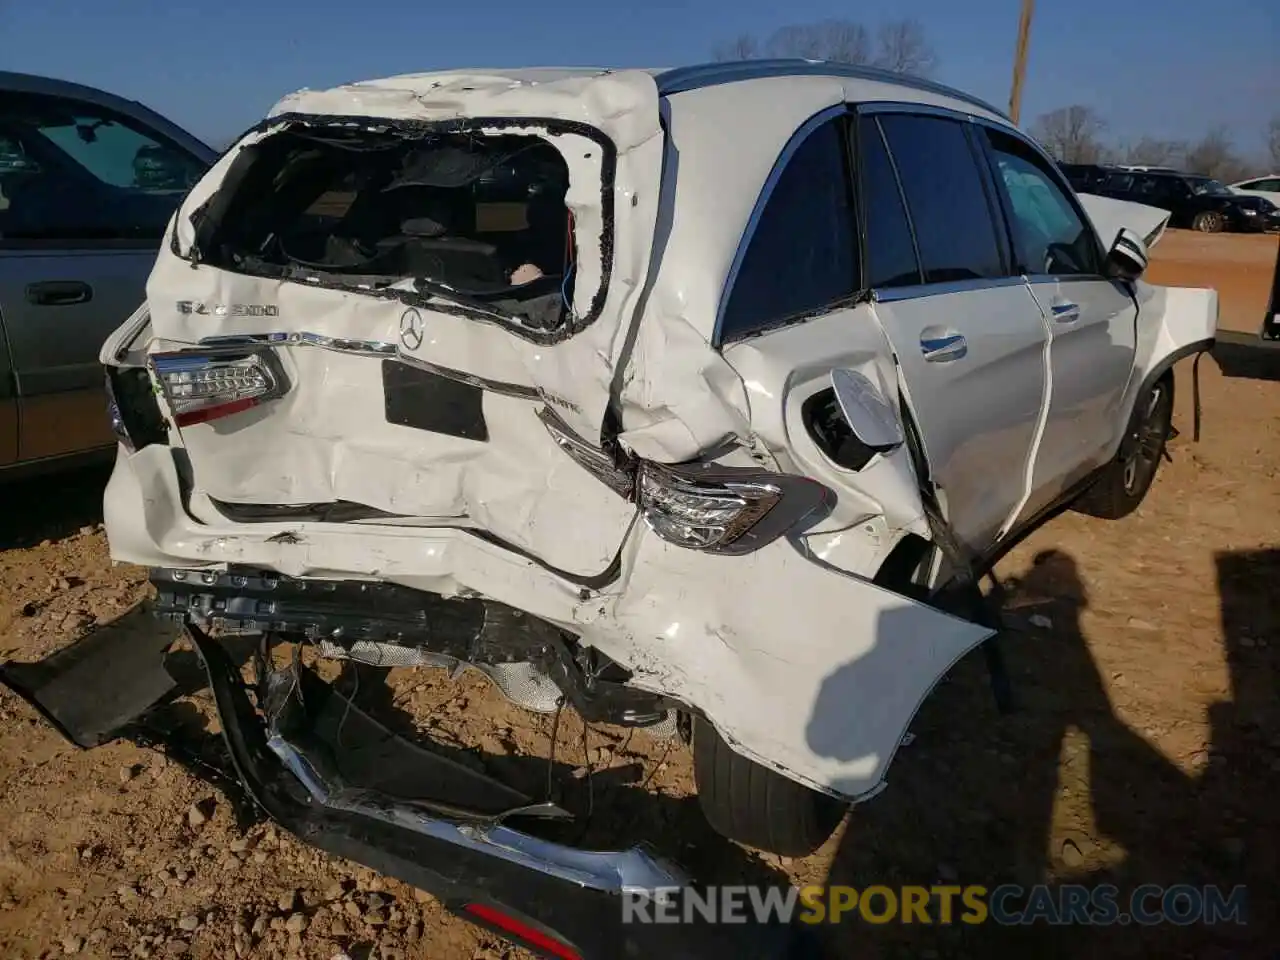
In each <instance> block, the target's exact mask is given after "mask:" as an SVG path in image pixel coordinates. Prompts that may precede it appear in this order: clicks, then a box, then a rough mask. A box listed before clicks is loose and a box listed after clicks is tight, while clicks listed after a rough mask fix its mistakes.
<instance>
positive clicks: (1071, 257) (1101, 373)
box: [980, 127, 1166, 518]
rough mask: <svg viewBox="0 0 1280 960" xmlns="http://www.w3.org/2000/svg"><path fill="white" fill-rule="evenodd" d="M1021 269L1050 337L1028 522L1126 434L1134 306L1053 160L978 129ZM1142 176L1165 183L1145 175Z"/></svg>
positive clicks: (1008, 136)
mask: <svg viewBox="0 0 1280 960" xmlns="http://www.w3.org/2000/svg"><path fill="white" fill-rule="evenodd" d="M980 136H981V139H982V140H983V141H984V143H985V144H986V147H987V154H988V156H989V158H990V160H991V165H992V168H993V169H994V171H995V174H996V176H995V180H996V183H997V185H998V190H999V193H1000V198H1001V202H1002V205H1003V208H1004V211H1005V215H1006V219H1007V222H1008V224H1009V231H1010V235H1011V238H1012V243H1013V252H1014V256H1015V258H1016V264H1017V269H1018V270H1020V271H1021V272H1022V273H1023V274H1024V275H1025V276H1026V277H1027V279H1028V282H1029V283H1030V285H1031V291H1032V293H1033V294H1034V295H1035V298H1036V300H1037V302H1038V303H1039V305H1040V308H1041V310H1042V311H1043V313H1044V315H1045V317H1046V318H1047V320H1048V326H1049V331H1050V337H1051V340H1050V348H1049V358H1050V372H1051V376H1052V388H1051V391H1050V392H1051V395H1052V397H1051V400H1050V404H1049V410H1048V416H1047V418H1046V420H1045V424H1044V433H1043V435H1042V437H1041V440H1040V447H1039V451H1038V453H1037V454H1036V462H1035V468H1034V471H1033V477H1032V483H1031V490H1030V495H1029V496H1028V499H1027V503H1026V504H1025V505H1024V507H1023V509H1022V510H1021V511H1020V513H1021V514H1022V517H1023V518H1025V517H1027V516H1030V515H1032V514H1034V513H1035V512H1036V511H1037V510H1039V509H1040V508H1041V507H1043V506H1045V505H1046V504H1048V503H1050V502H1051V501H1052V500H1054V499H1055V498H1056V497H1057V496H1058V495H1059V494H1061V493H1063V492H1064V491H1065V490H1066V489H1067V488H1068V487H1070V486H1071V485H1072V484H1074V483H1076V482H1077V481H1079V480H1082V479H1083V478H1084V477H1085V476H1087V475H1088V474H1089V473H1090V472H1091V471H1092V470H1093V469H1094V468H1095V467H1097V466H1099V465H1100V464H1101V463H1102V462H1103V460H1104V459H1105V458H1106V456H1107V455H1108V451H1110V450H1112V449H1114V442H1115V440H1116V439H1117V436H1116V435H1117V432H1118V431H1119V430H1120V429H1122V424H1123V417H1122V416H1121V401H1122V399H1123V397H1124V390H1125V386H1126V385H1127V384H1128V382H1129V377H1130V374H1131V372H1132V370H1133V363H1134V351H1135V349H1136V343H1137V340H1136V333H1137V307H1136V305H1135V303H1134V299H1133V294H1132V289H1131V287H1130V286H1129V285H1128V284H1126V283H1124V282H1122V281H1118V280H1108V279H1107V278H1106V277H1104V276H1103V275H1102V264H1103V249H1102V244H1101V243H1100V242H1099V239H1098V236H1097V234H1096V233H1095V232H1094V230H1093V227H1092V225H1091V224H1090V222H1089V218H1088V217H1087V216H1086V215H1085V212H1084V210H1083V209H1082V208H1081V207H1080V205H1079V203H1078V202H1077V201H1076V199H1075V197H1074V195H1073V194H1072V192H1071V190H1070V188H1069V187H1068V186H1067V185H1066V183H1065V181H1064V180H1063V179H1062V177H1060V176H1059V175H1058V173H1057V171H1056V170H1054V168H1053V165H1052V163H1051V162H1050V161H1049V160H1048V159H1047V158H1045V157H1044V155H1043V154H1042V153H1040V151H1039V150H1037V149H1036V148H1035V147H1033V146H1032V145H1031V144H1030V143H1028V142H1027V141H1026V140H1025V139H1023V138H1022V137H1020V136H1017V135H1015V134H1014V133H1012V132H1011V131H1007V130H995V129H993V128H990V127H984V128H982V129H981V131H980ZM1147 179H1152V180H1156V179H1166V178H1156V177H1151V178H1147Z"/></svg>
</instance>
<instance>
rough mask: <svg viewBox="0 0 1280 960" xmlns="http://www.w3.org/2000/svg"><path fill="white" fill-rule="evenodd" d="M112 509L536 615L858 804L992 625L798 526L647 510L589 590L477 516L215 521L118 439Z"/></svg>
mask: <svg viewBox="0 0 1280 960" xmlns="http://www.w3.org/2000/svg"><path fill="white" fill-rule="evenodd" d="M105 518H106V525H107V530H108V534H109V537H110V541H111V548H112V555H113V557H114V558H115V559H118V560H125V561H128V562H132V563H137V564H144V565H147V566H151V567H162V568H170V569H172V568H182V567H186V568H192V569H199V568H203V570H204V571H205V572H207V573H208V574H209V575H212V576H214V577H215V578H216V577H217V576H219V575H221V574H222V573H225V572H226V571H227V570H228V569H229V568H232V567H237V566H239V567H249V568H255V569H259V570H271V571H276V572H278V573H280V574H282V575H285V576H289V577H296V578H316V579H328V580H356V581H361V580H363V581H381V582H384V583H394V584H399V585H401V586H405V587H409V588H412V589H416V590H421V591H425V592H427V593H432V594H439V595H441V596H444V597H467V596H480V597H483V598H485V599H486V600H492V601H495V602H497V603H500V604H504V605H506V606H507V607H510V608H514V609H516V610H520V611H524V612H525V613H526V614H529V615H531V616H532V617H535V618H538V619H539V620H542V621H545V622H546V623H548V624H550V625H552V626H553V627H555V628H557V629H559V630H563V631H565V632H566V633H568V634H571V635H572V636H574V637H576V638H577V639H578V641H579V642H580V644H581V645H582V646H584V647H590V648H593V649H594V650H597V651H599V652H601V653H602V654H604V655H605V656H606V657H607V658H609V659H610V660H612V661H613V662H614V663H617V664H619V665H621V666H622V667H624V668H625V669H626V670H627V671H629V672H630V674H631V679H630V681H629V686H630V687H632V688H634V689H636V690H640V691H644V692H645V693H649V694H654V695H658V696H660V697H663V698H666V699H668V700H671V701H674V702H676V703H679V704H683V705H685V706H686V707H688V708H689V709H690V710H691V711H693V712H697V713H700V714H702V715H703V716H705V717H706V718H707V719H708V720H709V721H710V722H711V723H712V724H713V725H714V726H715V727H716V728H717V730H718V731H719V732H720V733H721V735H722V736H723V737H724V739H725V740H726V741H727V742H728V743H729V744H731V745H732V746H733V748H734V749H735V750H737V751H738V752H740V753H742V754H743V755H745V756H747V757H749V758H751V759H753V760H755V761H757V762H759V763H762V764H765V765H767V766H769V767H771V768H772V769H775V770H778V771H780V772H782V773H784V774H786V775H787V776H789V777H791V778H793V779H795V780H797V781H798V782H801V783H803V784H805V785H807V786H810V787H812V788H813V789H816V790H819V791H822V792H826V793H829V794H833V795H836V796H839V797H844V798H847V799H851V800H858V799H862V798H865V797H868V796H870V795H872V794H874V793H875V792H877V791H878V790H879V789H880V788H881V787H882V785H883V783H884V778H885V774H886V772H887V770H888V767H889V764H890V762H891V760H892V758H893V756H894V754H895V752H896V750H897V748H898V745H899V743H900V742H901V739H902V737H903V735H904V733H905V732H906V729H907V726H908V724H909V723H910V722H911V719H912V717H913V716H914V715H915V712H916V710H917V709H918V708H919V706H920V704H921V703H922V702H923V700H924V699H925V697H926V696H927V695H928V694H929V692H930V691H931V690H932V689H933V687H934V685H935V684H936V683H937V682H938V680H939V679H940V678H941V677H942V676H943V675H944V674H945V673H946V672H947V671H948V670H949V669H950V668H951V666H952V665H953V664H954V663H955V662H956V661H957V660H958V659H959V658H960V657H962V656H963V655H964V654H965V653H967V652H968V651H969V650H971V649H972V648H974V647H975V646H977V645H978V644H979V643H981V642H982V641H983V640H984V639H986V638H987V637H989V636H991V635H992V633H993V631H992V630H990V629H988V628H986V627H983V626H979V625H977V624H974V623H971V622H968V621H966V620H962V619H960V618H957V617H954V616H951V615H949V614H947V613H944V612H942V611H940V610H938V609H935V608H933V607H931V606H929V605H927V604H924V603H920V602H917V601H914V600H911V599H908V598H906V597H904V596H901V595H899V594H897V593H894V592H893V591H891V590H887V589H885V588H883V587H880V586H878V585H876V584H874V583H873V582H871V580H870V579H866V578H863V577H858V576H854V575H851V574H849V573H847V572H844V571H842V570H839V569H837V568H835V567H834V566H831V565H829V564H828V563H826V562H824V561H823V560H821V559H819V558H816V557H811V556H808V555H806V554H804V553H803V552H802V549H801V548H800V547H799V546H798V545H796V544H793V543H791V542H789V541H788V540H786V539H780V540H777V541H774V542H773V543H770V544H768V545H767V546H765V547H762V548H760V549H758V550H756V551H754V552H752V553H750V554H747V555H744V556H740V557H725V556H717V555H714V554H709V553H705V552H701V551H697V550H689V549H684V548H681V547H677V546H674V545H671V544H668V543H666V542H665V541H663V540H661V538H659V537H658V536H656V535H655V534H653V533H651V532H650V531H649V530H648V529H647V528H645V527H644V526H643V525H642V524H637V525H636V526H635V528H634V529H633V530H632V533H631V535H630V536H629V537H628V538H627V540H626V541H625V542H624V544H623V546H622V550H621V553H620V556H619V572H618V575H617V576H616V577H615V578H613V579H611V580H610V582H609V583H607V584H603V585H597V586H591V587H588V586H584V585H583V584H581V583H574V582H572V581H570V580H567V579H565V578H563V577H561V576H558V575H557V574H555V573H554V572H552V571H550V570H548V569H546V568H545V567H542V566H540V565H539V564H538V563H536V562H534V561H532V560H531V559H529V558H528V557H525V556H522V555H520V554H517V553H515V552H512V551H510V550H506V549H504V548H503V547H501V546H499V545H497V544H494V543H491V542H489V541H488V540H485V539H483V538H482V537H479V536H476V535H474V534H472V533H470V532H468V531H466V530H458V529H448V528H438V527H436V528H408V527H386V526H374V525H365V524H357V523H347V524H335V523H299V522H292V523H256V524H251V525H237V524H234V523H230V522H227V523H225V524H219V525H216V526H215V525H207V524H201V523H199V522H197V521H196V520H194V519H193V518H192V517H191V516H190V515H189V513H188V512H187V511H186V509H185V506H184V501H183V493H182V489H181V485H180V483H179V480H178V474H177V468H176V465H175V462H174V457H173V454H172V451H170V450H169V449H168V448H166V447H163V446H161V445H158V444H157V445H152V446H149V447H146V448H144V449H142V450H139V451H138V452H137V453H133V454H129V453H127V452H124V451H122V452H121V454H120V458H119V460H118V461H117V466H116V470H115V472H114V473H113V475H112V478H111V482H110V484H109V485H108V489H107V495H106V502H105ZM853 535H856V532H855V534H853ZM853 535H851V536H853ZM202 575H203V574H202Z"/></svg>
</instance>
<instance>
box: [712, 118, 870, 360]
mask: <svg viewBox="0 0 1280 960" xmlns="http://www.w3.org/2000/svg"><path fill="white" fill-rule="evenodd" d="M845 129H846V121H845V118H844V117H838V118H836V119H833V120H829V121H827V122H826V123H824V124H823V125H822V126H820V127H818V128H817V129H816V130H814V131H813V132H812V133H810V134H809V135H808V136H807V137H806V138H805V139H804V142H803V143H801V144H800V145H799V147H798V148H797V149H796V151H795V153H794V154H793V155H792V156H791V158H790V159H789V160H788V161H787V163H786V166H785V167H784V168H783V170H782V172H781V174H780V175H779V177H778V180H777V182H776V183H775V185H774V187H773V190H772V191H771V192H770V194H769V196H768V199H767V200H766V201H765V205H764V208H763V210H762V211H761V213H760V216H759V219H758V221H757V223H756V227H755V231H754V232H753V233H752V234H751V235H750V236H748V237H745V238H744V241H745V242H746V243H747V247H746V249H745V251H744V252H743V253H742V260H741V262H740V263H739V264H738V268H737V273H736V276H734V277H733V278H732V284H733V286H732V288H731V290H730V292H729V299H728V301H727V302H726V304H725V312H724V317H723V320H722V323H721V333H720V339H721V340H722V341H729V340H735V339H741V338H742V337H745V336H749V335H751V334H754V333H760V332H762V331H764V330H766V329H768V328H770V327H772V326H776V325H779V324H781V323H785V322H787V321H789V320H793V319H798V318H801V317H804V316H808V315H811V314H817V313H821V312H824V311H825V310H826V309H827V308H831V307H834V306H835V305H836V304H838V303H839V302H841V301H842V300H847V299H848V298H850V297H852V296H853V295H855V294H856V293H857V292H858V291H859V290H860V289H861V287H862V282H861V276H860V275H859V269H858V245H857V237H856V234H855V219H854V214H853V198H852V191H851V188H850V179H849V176H848V151H847V147H846V143H845Z"/></svg>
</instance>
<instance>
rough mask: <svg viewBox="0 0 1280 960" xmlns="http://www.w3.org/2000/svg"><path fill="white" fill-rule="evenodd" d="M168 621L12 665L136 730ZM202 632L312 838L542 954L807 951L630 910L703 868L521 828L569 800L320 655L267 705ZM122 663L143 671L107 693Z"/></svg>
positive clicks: (778, 939) (93, 729)
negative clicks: (333, 676)
mask: <svg viewBox="0 0 1280 960" xmlns="http://www.w3.org/2000/svg"><path fill="white" fill-rule="evenodd" d="M154 624H155V630H154V636H152V637H151V638H150V639H149V640H146V641H144V640H142V639H141V638H139V636H137V635H136V634H137V632H136V631H133V632H130V631H118V630H117V631H115V632H112V630H113V628H112V627H107V628H104V629H102V630H100V631H98V632H96V633H93V634H90V636H89V637H87V638H86V639H85V640H82V641H80V642H79V643H77V644H76V645H75V646H73V647H71V648H68V650H65V651H62V652H60V653H59V654H55V655H54V656H53V657H50V658H49V659H48V660H47V661H45V662H44V663H41V664H33V665H5V667H4V668H2V669H0V680H2V681H3V682H4V683H5V684H6V685H7V686H9V687H10V688H11V689H13V690H15V692H17V693H18V694H19V695H20V696H22V697H23V698H24V699H26V700H28V701H29V702H30V703H32V704H33V705H35V706H36V707H37V709H39V710H40V711H41V712H42V713H43V714H44V715H45V716H46V718H48V719H49V720H50V721H51V722H53V723H54V724H55V725H56V726H57V727H58V728H59V730H60V731H61V732H62V733H63V734H64V735H66V736H67V737H69V738H70V739H71V740H73V741H74V742H76V743H77V744H78V745H80V746H92V745H94V744H97V743H100V742H103V741H105V740H107V739H110V738H111V737H112V736H115V735H127V733H128V732H129V730H130V729H131V727H132V726H133V725H134V724H135V723H137V722H138V721H139V720H140V719H141V718H142V717H144V716H145V714H146V713H147V712H148V711H149V710H150V709H151V708H152V707H153V706H154V705H155V703H156V702H157V701H158V700H162V699H164V697H165V696H166V695H167V694H169V693H170V692H171V691H172V690H173V689H174V686H175V685H174V682H173V681H172V679H171V678H168V677H167V675H166V672H165V668H164V664H165V656H166V653H165V650H166V647H167V646H168V645H169V643H170V642H171V641H172V639H173V638H174V632H173V631H172V630H166V629H165V628H164V627H163V625H162V624H161V623H160V622H154ZM189 634H190V637H191V639H192V641H193V643H194V645H195V647H196V649H197V651H198V653H199V655H200V659H201V660H202V662H203V664H204V668H205V671H206V674H207V681H208V685H209V687H210V688H211V690H212V692H213V696H214V702H215V704H216V707H217V711H218V715H219V720H220V722H221V726H222V735H223V739H224V740H225V743H226V746H227V748H228V752H229V755H230V759H231V764H232V766H233V767H234V772H235V774H236V776H237V777H238V779H239V780H240V782H241V784H242V785H243V787H244V788H245V790H246V791H247V792H248V793H249V795H250V796H251V797H252V799H253V800H254V801H255V802H256V803H257V805H258V806H260V807H261V809H262V810H263V811H264V812H265V813H266V814H267V815H268V816H270V817H271V818H272V819H273V820H275V821H276V822H278V823H279V824H280V825H281V826H283V827H284V828H285V829H287V830H289V831H290V832H291V833H293V834H294V835H296V836H297V837H298V838H300V839H301V840H303V841H304V842H306V843H309V844H312V845H313V846H315V847H317V848H319V849H321V850H324V851H326V852H328V853H330V854H333V855H335V856H341V857H345V858H347V859H350V860H353V861H355V862H358V863H361V864H364V865H366V866H369V867H371V868H373V869H375V870H378V871H379V872H381V873H384V874H386V875H388V876H391V877H395V878H397V879H399V880H402V881H404V882H405V883H408V884H410V885H411V886H413V887H416V888H418V889H421V890H425V891H428V892H429V893H431V894H433V895H434V896H435V897H437V898H438V899H439V900H440V901H441V902H442V903H443V904H444V905H445V906H446V907H448V908H449V909H450V910H452V911H454V912H456V913H458V914H459V915H461V916H463V917H465V918H467V919H469V920H471V921H472V922H476V923H479V924H481V925H483V926H486V927H489V928H491V929H494V930H495V931H496V932H498V933H500V934H502V935H504V936H507V937H509V938H510V939H513V940H515V941H517V942H520V943H522V944H523V945H525V946H526V947H528V948H530V949H531V950H533V952H534V953H536V954H538V955H541V956H546V957H557V958H561V960H566V958H568V960H572V958H583V960H586V958H601V960H605V958H609V960H612V958H615V957H622V956H635V957H648V956H667V957H673V958H688V960H694V958H704V957H705V958H710V957H715V956H721V955H733V956H741V957H749V958H761V960H765V958H783V957H788V956H795V955H796V954H795V953H793V952H792V951H793V950H795V949H797V947H796V946H795V941H794V938H793V935H792V932H791V931H788V930H786V929H785V928H783V927H781V926H778V925H768V926H763V925H762V926H754V927H752V928H751V929H744V928H742V927H737V928H732V927H730V928H726V927H713V926H710V925H705V924H692V925H686V924H681V925H667V924H658V925H654V924H635V923H626V922H625V919H624V918H625V913H624V909H623V896H624V893H625V894H626V896H628V897H635V896H642V895H644V894H643V892H644V891H655V892H656V891H659V890H670V889H671V888H676V887H684V886H686V885H688V882H689V881H688V878H687V877H686V876H685V875H684V874H683V873H682V872H681V871H680V870H679V869H678V868H676V867H674V866H671V865H669V864H667V863H664V862H663V861H662V860H660V859H658V858H657V857H655V856H653V855H652V854H650V853H649V852H648V851H646V850H644V849H642V848H639V847H633V848H631V849H628V850H622V851H616V852H610V851H603V852H598V851H587V850H581V849H578V848H575V847H573V846H569V845H566V844H562V843H556V842H552V841H550V840H545V839H541V838H539V837H537V836H535V835H533V834H532V833H527V832H524V831H522V830H520V829H517V828H516V827H514V826H512V825H511V824H512V823H513V822H516V821H520V820H523V821H524V822H526V823H527V822H529V821H528V819H527V818H528V817H529V816H537V815H542V816H548V815H554V814H555V813H556V812H557V808H554V807H551V806H550V805H548V804H530V803H528V802H527V800H526V798H524V797H522V795H520V794H519V793H518V791H515V790H513V789H511V788H510V787H507V786H506V785H505V784H502V783H500V782H499V781H496V780H493V779H492V778H489V777H487V776H485V775H483V774H479V773H476V772H474V771H472V770H470V769H469V768H466V767H462V766H460V765H457V764H454V763H453V762H452V761H450V760H448V759H447V758H444V757H443V756H440V755H436V754H434V753H432V752H429V751H426V750H423V749H421V748H419V747H417V746H416V745H414V744H412V743H410V742H409V741H407V740H404V739H403V738H401V737H398V736H396V735H395V734H393V733H391V732H390V731H389V730H387V729H386V728H385V727H382V726H381V724H379V723H378V722H377V721H376V720H374V719H372V718H371V717H369V716H368V715H366V714H364V713H363V712H361V711H360V710H359V708H358V707H355V706H354V705H353V704H351V703H350V701H347V700H346V699H345V698H343V697H342V696H341V695H340V694H338V693H337V692H336V691H334V690H333V689H332V688H331V687H330V686H329V685H327V684H324V683H323V682H322V681H320V680H319V679H318V678H316V677H314V675H312V674H310V672H309V671H307V670H305V669H301V668H296V669H292V670H291V669H288V668H286V669H285V670H283V671H280V672H277V673H273V674H270V675H268V682H267V684H266V689H267V693H266V696H265V697H263V698H262V699H261V701H260V704H259V706H260V707H261V708H262V709H261V710H259V709H255V706H254V704H253V702H252V701H251V700H250V698H249V695H248V693H247V691H246V687H245V686H244V683H243V680H242V677H241V674H240V671H239V668H238V667H237V665H236V662H235V660H234V659H233V657H232V656H231V655H230V653H229V652H228V648H227V647H226V646H225V645H224V644H223V643H222V642H221V641H218V640H215V639H212V638H210V637H209V636H208V635H206V634H205V633H204V632H203V631H201V630H199V629H197V628H194V627H191V628H189ZM122 674H127V675H132V676H133V677H135V679H136V682H134V683H132V684H131V685H130V686H128V687H127V689H124V690H121V691H119V692H118V693H117V694H116V695H115V696H111V697H108V696H104V694H105V693H106V692H107V691H108V690H109V689H111V688H112V687H113V686H116V685H117V684H116V681H117V680H119V679H121V675H122ZM339 729H341V731H342V738H343V740H342V744H343V746H342V749H341V751H339V749H338V748H337V747H336V745H335V744H336V734H337V732H338V730H339ZM442 797H443V798H444V799H441V798H442Z"/></svg>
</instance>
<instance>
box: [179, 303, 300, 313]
mask: <svg viewBox="0 0 1280 960" xmlns="http://www.w3.org/2000/svg"><path fill="white" fill-rule="evenodd" d="M178 312H179V313H198V314H200V315H201V316H209V317H278V316H280V308H279V307H277V306H276V305H275V304H273V303H202V302H201V301H199V300H179V301H178Z"/></svg>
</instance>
